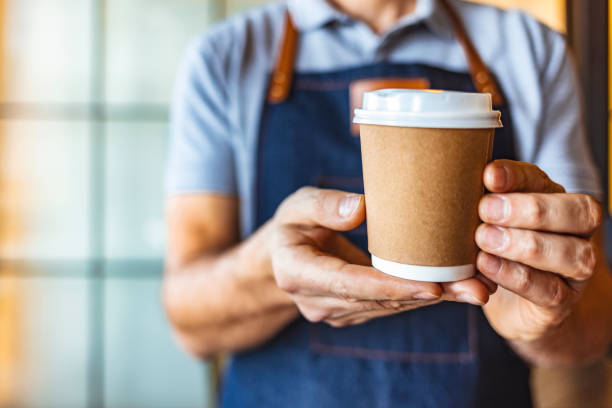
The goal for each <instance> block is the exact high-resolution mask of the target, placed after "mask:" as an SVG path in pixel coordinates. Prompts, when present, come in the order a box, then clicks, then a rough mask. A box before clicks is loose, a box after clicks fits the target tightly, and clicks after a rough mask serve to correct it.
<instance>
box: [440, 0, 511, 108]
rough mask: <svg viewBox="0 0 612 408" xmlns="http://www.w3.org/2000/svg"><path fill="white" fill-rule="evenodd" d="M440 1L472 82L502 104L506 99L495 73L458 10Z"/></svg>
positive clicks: (442, 0)
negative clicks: (461, 50)
mask: <svg viewBox="0 0 612 408" xmlns="http://www.w3.org/2000/svg"><path fill="white" fill-rule="evenodd" d="M438 1H439V3H440V5H441V6H442V7H444V9H445V11H446V15H447V16H448V18H449V19H450V22H451V25H452V27H453V33H454V34H455V37H456V39H457V42H459V44H461V48H463V52H464V53H465V58H466V60H467V63H468V67H469V69H470V75H471V76H472V82H474V86H475V87H476V90H478V92H481V93H488V94H491V99H492V100H493V104H494V105H501V104H502V103H503V102H504V100H503V97H502V95H501V92H500V91H499V88H498V87H497V83H496V82H495V79H494V77H493V75H491V73H490V72H489V69H488V68H487V66H486V65H485V63H484V62H483V60H482V58H480V54H478V51H477V50H476V47H474V43H472V40H470V37H469V36H468V33H467V31H466V29H465V26H464V25H463V22H462V21H461V17H460V16H459V14H458V13H457V10H455V9H454V8H453V7H452V6H451V5H450V3H449V2H448V0H438Z"/></svg>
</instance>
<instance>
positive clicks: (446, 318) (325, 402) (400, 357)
mask: <svg viewBox="0 0 612 408" xmlns="http://www.w3.org/2000/svg"><path fill="white" fill-rule="evenodd" d="M441 3H445V2H441ZM446 7H448V8H447V11H448V12H449V17H450V18H451V21H452V22H453V25H454V28H455V35H456V37H457V39H458V40H459V42H460V43H461V44H462V46H463V48H464V50H465V51H466V55H467V56H468V60H469V61H470V67H471V74H470V73H461V72H451V71H447V70H444V69H440V68H438V67H432V66H427V65H422V64H390V63H385V62H383V63H377V64H373V65H368V66H362V67H357V68H352V69H344V70H338V71H333V72H325V73H293V72H292V70H293V65H292V63H293V58H294V50H295V43H296V41H297V32H296V31H295V29H294V28H292V23H291V21H290V19H288V20H287V28H286V35H285V41H284V42H283V43H282V46H283V47H282V52H281V57H280V59H279V67H278V68H277V71H276V73H275V74H274V76H273V78H272V85H271V88H270V95H269V100H268V102H267V103H266V105H265V107H264V111H263V115H262V120H261V131H260V135H259V146H258V152H257V162H258V167H257V172H258V174H257V186H256V188H257V194H256V197H257V198H256V219H257V226H258V227H259V226H260V225H262V224H263V223H265V222H266V221H267V220H268V219H270V218H271V217H272V216H273V215H274V212H275V211H276V208H277V207H278V205H279V204H280V203H281V202H282V201H283V200H284V199H285V198H286V197H287V196H288V195H290V194H291V193H293V192H294V191H295V190H297V189H299V188H300V187H302V186H317V187H320V188H333V189H340V190H344V191H351V192H356V193H363V181H362V168H361V151H360V140H359V138H358V135H357V136H356V135H355V133H354V128H353V129H352V127H351V119H352V108H353V107H354V106H353V105H354V104H355V102H354V101H355V99H356V97H355V95H352V94H353V93H354V92H356V91H355V89H356V88H358V89H362V88H363V85H364V84H366V85H367V84H372V83H375V84H378V85H380V86H379V88H380V87H388V86H385V84H395V85H394V87H398V86H397V84H398V83H401V82H402V81H404V83H406V84H421V87H428V88H433V89H445V90H456V91H465V92H476V91H483V90H485V91H488V92H489V93H492V92H491V91H493V93H494V94H493V97H494V98H493V99H494V101H495V102H496V106H495V109H497V110H500V111H501V112H502V120H503V122H504V126H505V127H504V128H500V129H498V130H496V134H495V145H494V153H493V155H494V158H495V159H498V158H507V159H514V158H515V151H514V138H513V129H512V120H511V116H510V111H509V109H508V107H507V105H506V104H505V103H504V102H503V101H504V99H503V96H502V94H501V92H500V91H499V90H498V88H497V86H496V84H495V83H494V82H492V81H493V77H492V76H491V75H490V74H489V72H488V70H486V67H485V66H484V64H483V63H482V61H481V60H480V57H479V56H478V55H477V54H476V56H474V54H475V49H474V48H473V46H471V42H470V41H469V39H467V36H466V34H465V30H464V29H463V26H462V25H461V24H460V21H459V20H458V17H457V15H456V14H455V13H454V12H453V10H452V9H450V6H449V5H448V4H446V5H445V8H446ZM457 25H459V27H457ZM466 42H467V43H469V44H467V45H466ZM470 47H471V50H470ZM287 54H289V57H287ZM474 58H476V60H477V61H474ZM479 69H480V70H481V71H478V70H479ZM482 69H484V71H482ZM475 71H476V72H480V79H481V80H480V81H474V77H475V75H477V74H475ZM279 72H281V74H282V75H278V73H279ZM483 72H484V73H483ZM483 75H485V76H486V78H485V76H483ZM279 78H280V81H276V79H279ZM483 78H485V79H487V80H486V81H483V80H482V79H483ZM279 84H280V85H279ZM483 88H486V89H483ZM362 90H363V89H362ZM351 100H353V103H351ZM346 236H347V238H348V239H350V240H351V241H352V242H353V243H354V244H355V245H357V246H359V247H360V248H362V249H363V250H364V251H366V252H367V236H366V229H365V223H364V224H363V225H362V226H360V227H359V228H357V229H355V230H353V231H349V232H347V233H346ZM528 373H529V371H528V368H527V367H526V365H525V364H524V363H523V362H522V361H521V360H520V359H519V358H518V357H517V356H516V355H515V354H514V353H513V352H512V351H511V350H510V349H509V347H508V345H507V344H506V342H505V340H504V339H502V338H501V337H500V336H498V335H497V334H496V333H495V332H494V331H493V330H492V328H491V327H490V325H489V324H488V322H487V320H486V318H485V316H484V314H483V312H482V310H481V309H480V308H478V307H475V306H471V305H467V304H461V303H452V302H444V303H441V304H438V305H435V306H430V307H425V308H422V309H417V310H413V311H409V312H406V313H402V314H399V315H395V316H390V317H384V318H380V319H376V320H373V321H371V322H368V323H365V324H362V325H358V326H350V327H345V328H332V327H331V326H328V325H326V324H324V323H320V324H313V323H310V322H308V321H306V320H305V319H303V318H299V319H297V320H296V321H294V322H293V323H292V324H290V325H289V326H288V327H286V328H285V329H284V330H283V331H282V332H281V333H280V334H279V335H278V336H276V337H275V338H274V339H273V340H271V341H270V342H268V343H267V344H265V345H263V346H261V347H260V348H257V349H255V350H252V351H248V352H244V353H239V354H237V355H235V356H234V357H233V359H232V360H231V362H230V365H229V367H228V372H227V375H226V378H225V384H224V389H223V394H222V405H223V406H225V407H340V408H342V407H351V408H355V407H395V406H410V407H412V406H414V407H478V406H483V407H485V406H496V407H506V406H508V407H510V406H511V407H525V406H531V397H530V391H529V384H528Z"/></svg>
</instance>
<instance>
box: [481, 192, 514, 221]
mask: <svg viewBox="0 0 612 408" xmlns="http://www.w3.org/2000/svg"><path fill="white" fill-rule="evenodd" d="M509 210H510V208H509V205H508V200H507V199H506V198H505V197H502V196H498V195H493V194H491V195H488V196H487V197H486V198H485V200H484V214H485V216H486V217H487V218H488V219H489V220H491V221H503V220H505V219H506V218H507V217H508V212H509Z"/></svg>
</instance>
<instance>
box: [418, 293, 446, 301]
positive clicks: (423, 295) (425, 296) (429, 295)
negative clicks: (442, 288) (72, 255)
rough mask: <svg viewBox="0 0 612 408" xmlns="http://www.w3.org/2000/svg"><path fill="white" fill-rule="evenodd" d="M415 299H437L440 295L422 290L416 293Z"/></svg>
mask: <svg viewBox="0 0 612 408" xmlns="http://www.w3.org/2000/svg"><path fill="white" fill-rule="evenodd" d="M414 298H415V299H419V300H435V299H439V298H440V296H438V295H435V294H433V293H429V292H422V293H417V294H416V295H414Z"/></svg>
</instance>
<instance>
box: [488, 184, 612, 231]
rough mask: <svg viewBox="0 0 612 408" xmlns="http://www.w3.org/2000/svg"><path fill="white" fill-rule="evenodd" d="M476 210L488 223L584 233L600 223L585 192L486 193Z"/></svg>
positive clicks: (595, 205) (597, 208)
mask: <svg viewBox="0 0 612 408" xmlns="http://www.w3.org/2000/svg"><path fill="white" fill-rule="evenodd" d="M478 213H479V215H480V218H481V219H482V220H483V221H484V222H487V223H490V224H496V225H501V226H504V227H513V228H526V229H531V230H540V231H550V232H559V233H565V234H577V235H585V236H589V235H591V234H592V233H593V232H594V231H595V229H597V228H598V227H599V226H600V225H601V222H602V213H601V207H600V206H599V204H598V203H597V201H596V200H595V199H594V198H593V197H591V196H589V195H586V194H542V193H531V194H521V193H513V194H487V195H486V196H484V197H483V199H482V200H481V201H480V205H479V207H478Z"/></svg>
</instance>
